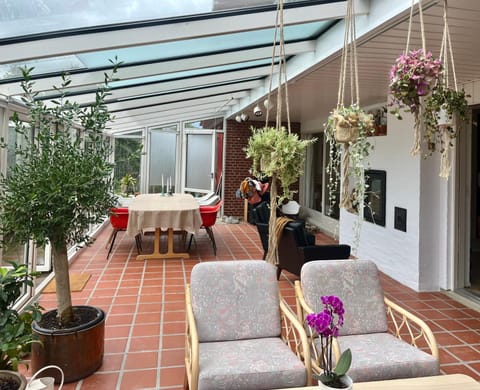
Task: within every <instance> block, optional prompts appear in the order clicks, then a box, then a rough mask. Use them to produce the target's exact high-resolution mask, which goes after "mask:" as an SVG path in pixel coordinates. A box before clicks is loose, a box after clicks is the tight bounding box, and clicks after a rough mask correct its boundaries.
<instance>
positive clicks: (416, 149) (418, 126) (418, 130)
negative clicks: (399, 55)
mask: <svg viewBox="0 0 480 390" xmlns="http://www.w3.org/2000/svg"><path fill="white" fill-rule="evenodd" d="M414 7H415V0H412V6H411V7H410V18H409V20H408V32H407V46H406V47H405V55H408V50H409V46H410V36H411V35H412V20H413V8H414ZM418 15H419V18H420V34H421V38H422V50H423V54H424V55H426V54H427V50H426V44H425V27H424V24H423V11H422V0H418ZM420 99H421V100H423V97H422V96H420ZM423 111H424V110H423V104H420V105H419V107H417V110H416V111H415V113H414V117H415V129H414V131H415V132H414V135H413V147H412V150H411V154H412V156H416V155H417V154H418V153H420V152H421V147H420V141H421V135H422V134H423V127H424V125H423V120H422V118H423V115H424V112H423Z"/></svg>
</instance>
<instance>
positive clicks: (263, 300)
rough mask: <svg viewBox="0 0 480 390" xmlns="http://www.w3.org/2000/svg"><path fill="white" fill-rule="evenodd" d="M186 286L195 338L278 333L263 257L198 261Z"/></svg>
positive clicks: (273, 283) (273, 286) (270, 274)
mask: <svg viewBox="0 0 480 390" xmlns="http://www.w3.org/2000/svg"><path fill="white" fill-rule="evenodd" d="M190 286H191V300H192V308H193V313H194V316H195V322H196V325H197V331H198V339H199V342H201V343H202V342H208V341H227V340H241V339H252V338H262V337H277V336H279V335H280V312H279V295H278V284H277V278H276V268H275V267H274V266H273V265H271V264H268V263H266V262H265V261H263V260H243V261H212V262H206V263H200V264H197V265H195V266H194V267H193V269H192V274H191V280H190Z"/></svg>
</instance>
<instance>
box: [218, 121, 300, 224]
mask: <svg viewBox="0 0 480 390" xmlns="http://www.w3.org/2000/svg"><path fill="white" fill-rule="evenodd" d="M264 125H265V122H254V121H249V122H243V123H238V122H237V121H235V120H229V121H227V130H226V137H227V139H226V148H225V172H224V180H225V182H224V186H225V189H224V194H223V201H224V211H223V212H224V215H228V216H237V217H243V199H239V198H236V197H235V191H237V189H238V188H239V187H240V183H241V182H242V180H243V179H245V178H246V177H247V176H250V173H249V169H250V167H251V164H252V163H251V160H248V159H247V158H246V157H245V152H244V151H243V148H245V147H246V146H247V142H248V138H249V137H250V135H251V131H250V126H255V127H263V126H264ZM272 126H275V124H272ZM291 128H292V132H294V133H297V134H300V123H292V124H291ZM292 189H298V183H296V184H294V185H293V186H292Z"/></svg>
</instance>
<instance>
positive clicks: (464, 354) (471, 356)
mask: <svg viewBox="0 0 480 390" xmlns="http://www.w3.org/2000/svg"><path fill="white" fill-rule="evenodd" d="M446 349H448V351H449V352H451V353H453V354H454V355H455V356H457V357H458V359H459V360H461V361H469V360H470V361H471V360H480V352H479V351H478V350H475V349H474V348H472V347H469V346H467V345H463V346H453V347H448V348H446Z"/></svg>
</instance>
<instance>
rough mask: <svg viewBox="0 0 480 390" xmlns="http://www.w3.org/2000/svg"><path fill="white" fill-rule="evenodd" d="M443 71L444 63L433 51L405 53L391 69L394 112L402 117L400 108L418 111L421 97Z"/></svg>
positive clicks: (426, 93)
mask: <svg viewBox="0 0 480 390" xmlns="http://www.w3.org/2000/svg"><path fill="white" fill-rule="evenodd" d="M442 72H443V64H442V62H441V61H440V60H438V59H435V58H434V57H433V55H432V53H431V52H427V53H424V52H423V49H418V50H411V51H410V52H408V53H407V54H405V53H403V54H402V55H401V56H400V57H398V58H397V59H396V61H395V64H394V65H393V66H392V68H391V69H390V85H389V87H390V93H391V94H392V98H393V100H392V102H391V105H393V106H396V107H395V108H394V110H393V113H394V114H395V115H396V116H397V117H398V118H399V119H401V115H400V113H399V109H400V108H404V109H405V111H409V112H411V113H418V111H419V107H420V105H421V101H420V99H421V97H423V96H427V95H428V94H429V93H430V91H431V90H432V89H433V88H434V86H435V85H436V84H437V82H438V79H439V78H440V76H441V74H442Z"/></svg>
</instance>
